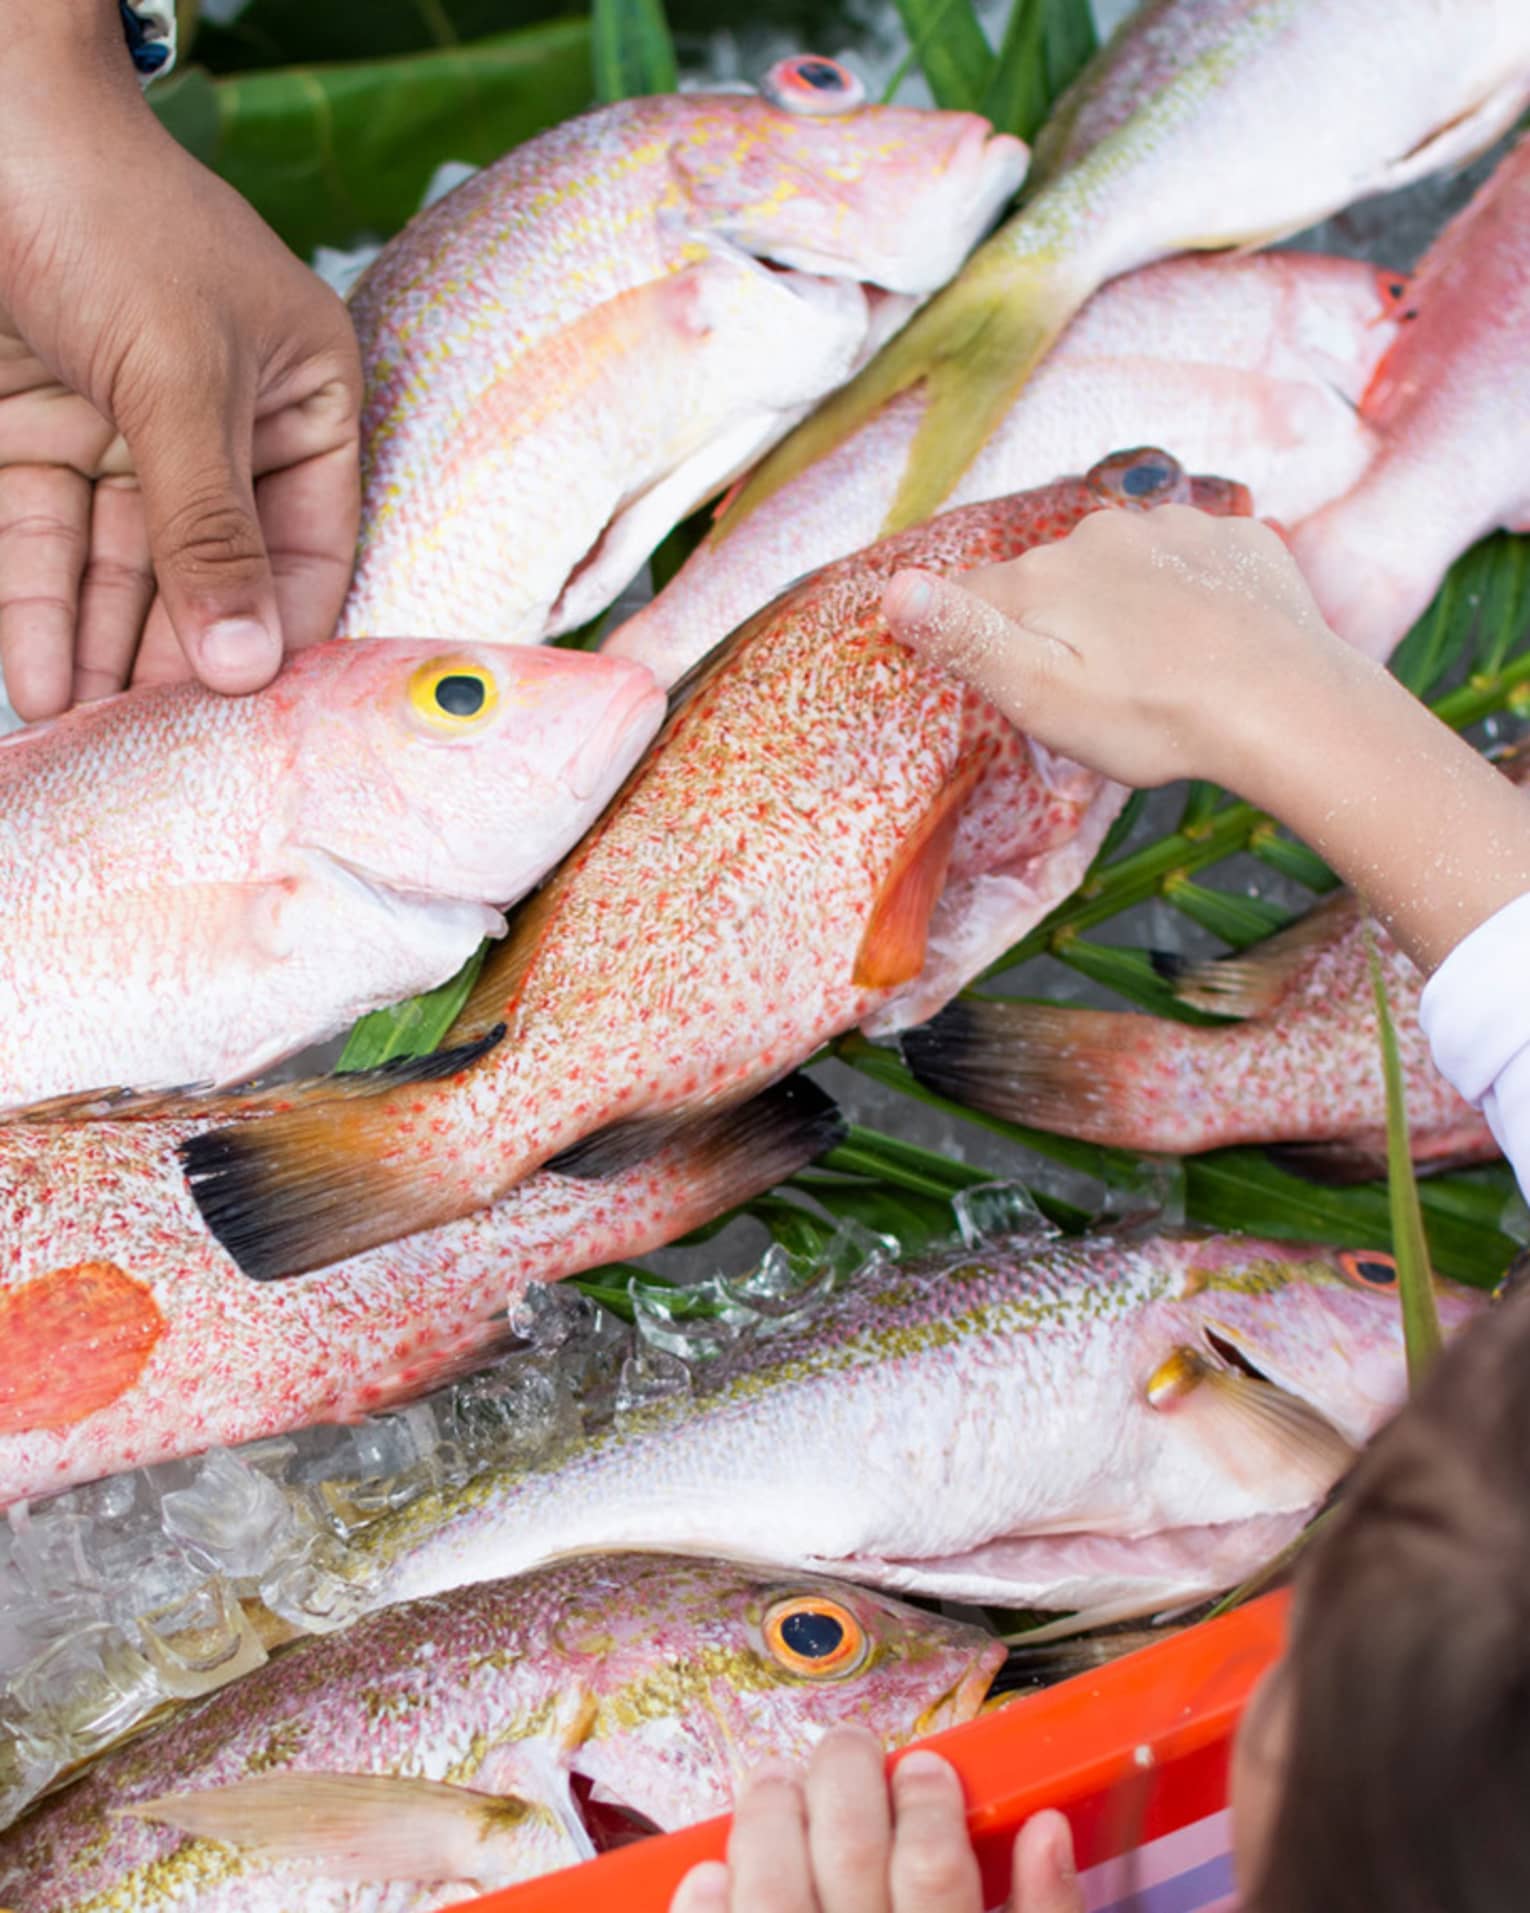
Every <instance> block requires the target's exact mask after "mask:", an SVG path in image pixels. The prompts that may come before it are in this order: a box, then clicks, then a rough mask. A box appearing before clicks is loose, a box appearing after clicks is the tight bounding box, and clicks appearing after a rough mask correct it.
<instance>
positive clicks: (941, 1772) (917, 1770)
mask: <svg viewBox="0 0 1530 1913" xmlns="http://www.w3.org/2000/svg"><path fill="white" fill-rule="evenodd" d="M937 1776H938V1777H939V1778H940V1779H942V1780H947V1781H952V1782H954V1781H955V1780H956V1770H955V1768H954V1767H953V1766H952V1765H951V1763H950V1762H949V1761H948V1760H942V1759H941V1757H940V1755H939V1754H932V1753H929V1752H927V1751H926V1750H925V1749H924V1748H922V1747H916V1748H915V1749H914V1751H913V1752H912V1753H911V1754H905V1755H904V1756H903V1758H902V1759H901V1760H900V1761H899V1762H898V1764H897V1766H896V1767H894V1768H893V1784H894V1786H896V1785H897V1784H898V1782H899V1781H901V1780H903V1779H904V1778H905V1777H907V1778H908V1779H910V1780H929V1779H933V1778H935V1777H937Z"/></svg>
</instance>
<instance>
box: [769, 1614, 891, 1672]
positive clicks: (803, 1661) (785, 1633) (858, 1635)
mask: <svg viewBox="0 0 1530 1913" xmlns="http://www.w3.org/2000/svg"><path fill="white" fill-rule="evenodd" d="M763 1631H764V1635H765V1645H766V1646H767V1647H768V1648H769V1649H770V1651H771V1653H772V1655H773V1656H774V1657H775V1659H776V1660H778V1661H779V1662H780V1663H781V1665H782V1666H783V1667H784V1668H785V1669H786V1670H787V1671H788V1673H792V1674H802V1675H805V1676H806V1677H807V1679H809V1680H815V1681H832V1680H843V1679H844V1678H845V1676H846V1675H848V1674H854V1673H855V1672H857V1670H858V1669H859V1668H861V1667H862V1666H864V1664H865V1661H866V1656H867V1654H868V1653H869V1652H870V1651H871V1642H870V1640H869V1639H868V1638H867V1635H866V1630H865V1628H863V1627H862V1626H861V1624H860V1622H859V1621H858V1620H857V1619H856V1618H855V1616H854V1615H853V1614H852V1613H851V1612H850V1610H849V1608H847V1607H842V1606H841V1605H840V1603H839V1602H838V1601H833V1600H830V1599H829V1598H828V1597H827V1596H826V1595H822V1594H794V1595H790V1596H788V1597H787V1598H786V1599H785V1600H781V1601H777V1602H776V1603H775V1604H774V1605H773V1606H772V1607H771V1609H770V1612H769V1613H768V1614H767V1615H766V1616H765V1625H764V1630H763Z"/></svg>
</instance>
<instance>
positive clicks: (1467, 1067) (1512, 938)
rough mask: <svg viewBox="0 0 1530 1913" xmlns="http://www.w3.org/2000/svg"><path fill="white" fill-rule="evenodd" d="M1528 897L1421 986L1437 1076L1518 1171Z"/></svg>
mask: <svg viewBox="0 0 1530 1913" xmlns="http://www.w3.org/2000/svg"><path fill="white" fill-rule="evenodd" d="M1527 956H1530V894H1527V895H1525V896H1523V897H1516V898H1515V900H1514V901H1513V903H1506V904H1505V905H1504V907H1503V908H1502V909H1501V910H1498V911H1496V912H1495V913H1494V914H1493V915H1492V916H1491V917H1489V918H1488V920H1487V921H1486V922H1485V923H1479V924H1478V926H1477V928H1476V929H1475V930H1473V931H1472V932H1471V933H1470V935H1469V936H1466V937H1463V938H1462V940H1461V942H1460V943H1458V944H1457V945H1456V947H1455V949H1454V950H1452V951H1451V953H1450V955H1449V956H1448V957H1446V959H1445V961H1444V962H1443V963H1442V964H1441V965H1440V967H1439V969H1437V970H1436V971H1435V973H1434V975H1433V976H1432V977H1431V978H1430V979H1429V981H1428V983H1427V984H1425V986H1424V993H1423V996H1422V998H1421V999H1420V1001H1419V1023H1420V1025H1421V1026H1422V1028H1423V1032H1424V1035H1425V1036H1426V1037H1427V1038H1428V1040H1429V1047H1430V1050H1431V1051H1432V1052H1433V1055H1434V1060H1435V1065H1436V1067H1437V1068H1438V1070H1439V1072H1440V1074H1441V1075H1442V1076H1444V1077H1445V1078H1446V1080H1447V1081H1448V1082H1450V1083H1451V1084H1453V1085H1454V1087H1455V1088H1456V1089H1457V1090H1458V1091H1459V1092H1460V1094H1461V1095H1462V1096H1464V1097H1465V1098H1466V1100H1467V1101H1468V1102H1469V1103H1471V1104H1473V1105H1474V1107H1476V1108H1478V1109H1480V1110H1482V1112H1483V1114H1484V1115H1485V1116H1486V1117H1487V1119H1488V1123H1489V1126H1490V1127H1491V1128H1492V1130H1493V1133H1494V1134H1495V1135H1496V1136H1497V1138H1498V1142H1499V1146H1500V1147H1501V1148H1502V1149H1503V1151H1504V1153H1505V1155H1507V1156H1508V1157H1509V1159H1510V1161H1511V1162H1513V1164H1514V1166H1515V1169H1516V1170H1523V1169H1524V1167H1525V1166H1526V1165H1525V1163H1524V1162H1523V1161H1522V1160H1521V1158H1522V1157H1523V1156H1524V1155H1525V1153H1526V1145H1527V1143H1530V1127H1527V1116H1530V964H1527V961H1526V959H1527Z"/></svg>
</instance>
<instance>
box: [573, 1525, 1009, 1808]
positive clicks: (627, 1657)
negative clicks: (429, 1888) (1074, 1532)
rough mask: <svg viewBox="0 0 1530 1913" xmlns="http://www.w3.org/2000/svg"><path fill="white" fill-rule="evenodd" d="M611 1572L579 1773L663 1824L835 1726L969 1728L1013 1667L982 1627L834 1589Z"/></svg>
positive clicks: (647, 1569) (792, 1579)
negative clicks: (616, 1581) (616, 1576)
mask: <svg viewBox="0 0 1530 1913" xmlns="http://www.w3.org/2000/svg"><path fill="white" fill-rule="evenodd" d="M609 1565H610V1566H611V1567H612V1569H613V1570H614V1571H616V1572H619V1573H620V1574H621V1575H622V1576H623V1586H622V1592H621V1597H620V1598H613V1597H612V1596H611V1595H608V1596H607V1597H606V1598H605V1599H603V1600H599V1601H598V1602H596V1603H594V1604H592V1606H591V1609H590V1611H589V1613H588V1615H587V1616H585V1617H584V1619H583V1621H582V1622H580V1623H577V1624H576V1625H581V1626H588V1628H589V1630H590V1634H589V1639H590V1649H591V1652H590V1660H589V1674H588V1679H589V1682H590V1686H591V1691H592V1693H593V1695H594V1697H595V1702H596V1705H595V1706H593V1707H592V1708H591V1710H590V1715H589V1718H590V1721H591V1726H590V1732H589V1734H588V1736H587V1737H586V1739H585V1740H584V1742H583V1744H582V1745H581V1746H580V1747H579V1748H578V1749H577V1750H576V1751H575V1752H574V1753H573V1754H572V1756H571V1764H572V1767H573V1769H574V1771H575V1772H576V1773H580V1774H583V1776H584V1777H585V1779H586V1780H587V1781H590V1782H592V1783H594V1786H595V1788H596V1789H597V1791H598V1794H599V1796H600V1797H601V1798H604V1799H606V1800H611V1801H619V1802H621V1803H623V1805H624V1806H625V1807H626V1809H627V1810H628V1811H629V1812H631V1813H633V1814H636V1815H638V1816H640V1817H641V1818H643V1819H646V1820H649V1821H651V1822H652V1823H653V1824H654V1825H656V1826H674V1825H678V1824H682V1823H683V1822H684V1821H686V1820H689V1819H693V1818H701V1817H704V1816H705V1815H706V1814H707V1813H712V1812H717V1811H719V1810H720V1809H721V1808H723V1807H725V1806H726V1805H727V1804H728V1802H729V1800H730V1799H731V1797H732V1790H733V1785H734V1784H736V1783H737V1781H738V1780H739V1779H740V1777H741V1776H742V1775H743V1774H744V1773H746V1772H747V1771H748V1770H749V1768H750V1767H752V1766H753V1765H755V1764H756V1763H757V1762H758V1761H760V1760H762V1759H764V1758H766V1757H767V1756H774V1757H778V1758H783V1759H787V1760H800V1759H803V1758H805V1757H806V1755H807V1754H808V1753H809V1751H810V1750H811V1749H812V1747H813V1746H814V1744H815V1743H816V1742H817V1741H818V1740H819V1739H820V1738H821V1737H822V1735H823V1734H824V1733H826V1732H827V1731H828V1730H829V1729H830V1728H831V1727H835V1726H840V1725H843V1724H846V1723H849V1722H856V1723H858V1724H860V1725H861V1726H864V1727H867V1728H869V1729H870V1730H871V1732H872V1733H874V1734H875V1735H876V1736H877V1738H878V1739H879V1740H880V1741H881V1742H882V1744H883V1746H884V1747H886V1748H888V1749H889V1750H891V1749H893V1748H897V1747H901V1746H904V1745H906V1744H907V1742H909V1741H910V1740H913V1739H916V1738H918V1737H919V1736H921V1735H924V1734H929V1733H935V1732H937V1731H938V1730H939V1729H941V1728H943V1727H950V1726H955V1725H957V1724H958V1723H960V1722H962V1721H965V1720H970V1719H972V1718H973V1716H974V1715H976V1713H977V1712H978V1710H979V1709H980V1708H981V1706H982V1704H983V1702H984V1700H985V1698H986V1697H987V1694H988V1690H989V1688H990V1686H991V1685H992V1684H993V1680H994V1677H995V1675H996V1674H997V1672H998V1670H999V1668H1000V1667H1001V1666H1002V1665H1003V1663H1004V1659H1005V1650H1004V1646H1003V1644H1002V1643H1001V1642H999V1641H997V1640H995V1639H994V1637H993V1636H992V1635H990V1634H988V1633H985V1632H984V1631H983V1630H982V1629H980V1628H977V1627H973V1626H971V1625H969V1624H968V1623H966V1622H961V1621H953V1620H948V1619H947V1618H946V1617H944V1616H943V1615H938V1614H928V1613H923V1612H919V1611H917V1610H915V1609H913V1608H910V1607H906V1606H904V1605H903V1604H902V1603H901V1602H898V1601H895V1600H892V1599H890V1598H889V1597H888V1596H886V1595H882V1594H873V1593H870V1592H868V1591H867V1590H866V1589H864V1588H859V1587H851V1586H849V1585H847V1584H845V1583H843V1582H839V1581H830V1580H825V1579H823V1578H821V1577H817V1576H813V1575H803V1574H797V1573H794V1572H791V1571H783V1570H772V1569H768V1568H756V1567H751V1566H748V1565H735V1564H733V1563H728V1562H721V1561H710V1560H703V1559H687V1558H685V1557H676V1556H661V1555H651V1556H643V1555H633V1556H626V1557H618V1558H617V1559H616V1560H615V1561H613V1562H611V1563H610V1564H609ZM567 1629H568V1622H567V1621H566V1622H565V1624H564V1628H563V1630H562V1631H563V1632H564V1634H565V1638H567Z"/></svg>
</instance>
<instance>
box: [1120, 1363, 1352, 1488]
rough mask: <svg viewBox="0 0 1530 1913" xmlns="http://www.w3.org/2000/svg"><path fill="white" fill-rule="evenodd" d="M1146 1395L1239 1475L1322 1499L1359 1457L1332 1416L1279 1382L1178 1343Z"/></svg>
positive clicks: (1251, 1483)
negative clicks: (1228, 1366)
mask: <svg viewBox="0 0 1530 1913" xmlns="http://www.w3.org/2000/svg"><path fill="white" fill-rule="evenodd" d="M1146 1393H1147V1399H1148V1405H1149V1407H1151V1408H1155V1409H1157V1410H1158V1411H1159V1412H1160V1413H1161V1414H1169V1415H1173V1416H1175V1417H1176V1418H1183V1420H1184V1421H1185V1422H1186V1423H1188V1424H1189V1425H1190V1426H1191V1427H1192V1428H1193V1429H1195V1430H1196V1431H1197V1432H1198V1433H1199V1434H1200V1435H1201V1436H1202V1438H1203V1439H1204V1443H1205V1445H1206V1447H1207V1448H1208V1449H1209V1450H1210V1451H1211V1452H1212V1453H1213V1454H1214V1455H1215V1456H1216V1458H1217V1460H1218V1462H1219V1464H1220V1466H1221V1467H1222V1468H1223V1469H1224V1471H1225V1472H1226V1473H1227V1475H1228V1476H1229V1477H1230V1478H1231V1479H1232V1480H1234V1481H1236V1482H1239V1483H1240V1484H1243V1485H1246V1486H1248V1487H1250V1488H1257V1489H1259V1490H1260V1491H1262V1492H1263V1491H1269V1490H1270V1489H1272V1488H1275V1489H1277V1490H1278V1489H1279V1487H1280V1486H1281V1485H1282V1484H1284V1485H1286V1487H1287V1491H1288V1492H1291V1493H1294V1494H1295V1495H1296V1496H1298V1497H1302V1498H1305V1499H1307V1500H1309V1501H1313V1502H1316V1501H1321V1500H1322V1498H1323V1497H1324V1495H1326V1494H1327V1493H1328V1491H1329V1489H1330V1488H1332V1486H1333V1484H1334V1483H1335V1482H1336V1481H1337V1480H1338V1479H1339V1477H1340V1476H1341V1475H1342V1474H1344V1473H1345V1471H1346V1470H1347V1469H1348V1468H1349V1466H1350V1464H1351V1463H1352V1462H1353V1461H1354V1459H1355V1455H1356V1452H1357V1451H1356V1449H1355V1446H1354V1444H1353V1443H1352V1442H1351V1441H1349V1439H1348V1438H1347V1437H1346V1436H1345V1435H1344V1434H1342V1433H1341V1432H1340V1430H1339V1429H1337V1428H1335V1427H1334V1425H1333V1423H1332V1422H1331V1421H1329V1420H1328V1419H1327V1417H1326V1416H1323V1415H1320V1414H1319V1413H1318V1411H1317V1410H1316V1409H1315V1408H1313V1407H1311V1406H1309V1404H1308V1403H1306V1402H1304V1401H1302V1400H1301V1399H1300V1397H1298V1396H1296V1395H1292V1394H1288V1393H1287V1391H1286V1390H1285V1389H1283V1388H1279V1387H1277V1386H1276V1384H1275V1383H1274V1382H1267V1381H1264V1380H1262V1379H1256V1378H1255V1377H1254V1376H1252V1375H1244V1374H1240V1373H1236V1372H1229V1371H1228V1370H1225V1369H1220V1368H1216V1367H1214V1366H1213V1365H1212V1364H1211V1363H1210V1362H1209V1361H1207V1359H1206V1358H1205V1356H1203V1355H1201V1354H1199V1353H1198V1352H1197V1351H1196V1350H1195V1349H1192V1348H1177V1349H1175V1350H1174V1352H1173V1353H1172V1354H1171V1355H1170V1356H1169V1357H1168V1359H1167V1360H1166V1361H1164V1362H1161V1363H1160V1364H1159V1366H1158V1367H1157V1368H1156V1369H1155V1370H1154V1371H1153V1373H1152V1375H1150V1376H1149V1377H1148V1383H1147V1391H1146Z"/></svg>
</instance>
